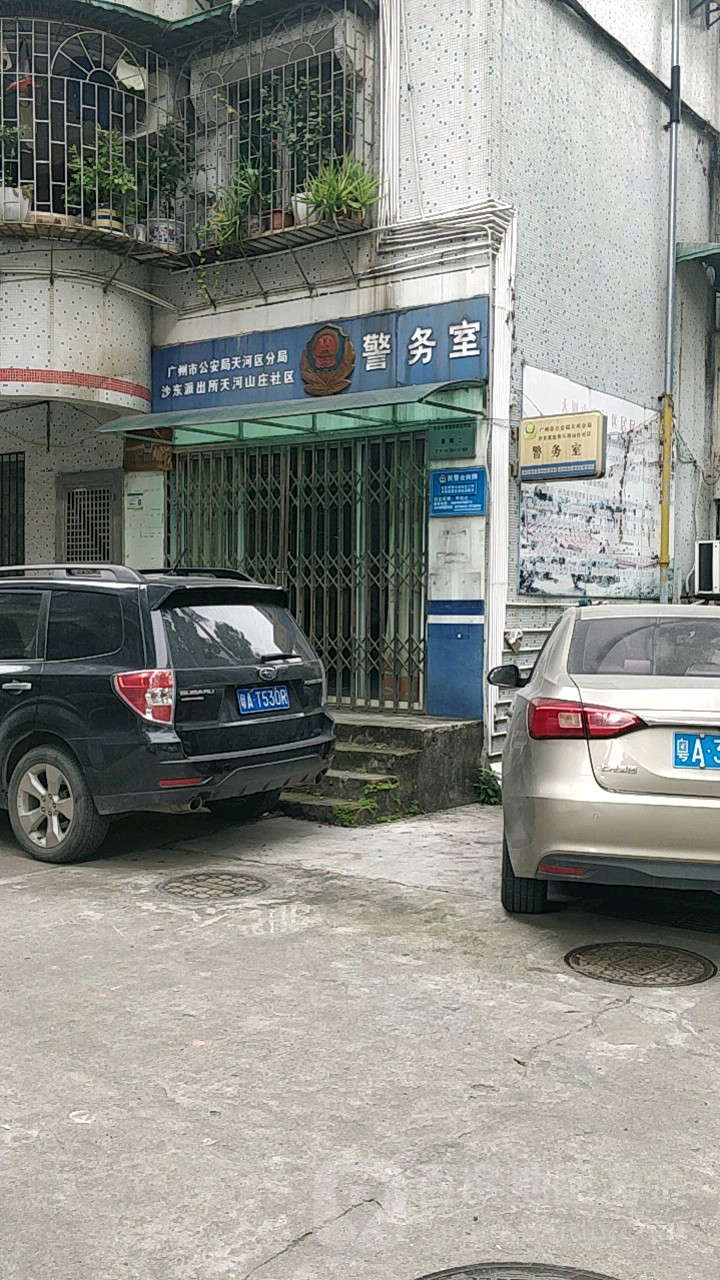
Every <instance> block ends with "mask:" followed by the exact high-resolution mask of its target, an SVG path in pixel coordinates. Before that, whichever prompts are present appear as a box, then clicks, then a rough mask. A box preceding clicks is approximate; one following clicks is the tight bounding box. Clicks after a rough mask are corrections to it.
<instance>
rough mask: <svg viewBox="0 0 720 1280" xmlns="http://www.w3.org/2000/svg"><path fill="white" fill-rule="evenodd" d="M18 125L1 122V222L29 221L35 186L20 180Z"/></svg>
mask: <svg viewBox="0 0 720 1280" xmlns="http://www.w3.org/2000/svg"><path fill="white" fill-rule="evenodd" d="M21 138H22V134H21V131H20V129H19V128H18V126H17V125H12V124H0V158H1V159H2V166H1V167H0V175H1V177H2V186H0V222H27V220H28V214H29V212H30V202H31V200H32V194H33V188H32V186H31V185H30V184H29V183H21V182H20V142H21Z"/></svg>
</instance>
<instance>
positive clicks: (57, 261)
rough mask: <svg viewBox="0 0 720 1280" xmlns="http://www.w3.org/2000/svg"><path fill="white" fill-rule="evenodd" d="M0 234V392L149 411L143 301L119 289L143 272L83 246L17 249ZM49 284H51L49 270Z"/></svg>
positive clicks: (138, 281)
mask: <svg viewBox="0 0 720 1280" xmlns="http://www.w3.org/2000/svg"><path fill="white" fill-rule="evenodd" d="M19 243H20V242H18V241H17V240H1V239H0V395H18V394H19V395H27V396H33V397H37V396H49V397H51V398H54V399H59V400H63V401H64V400H68V399H70V400H77V401H78V402H81V403H85V404H97V405H104V406H109V407H112V408H113V409H114V410H115V411H116V412H123V411H124V412H132V413H143V412H145V411H147V410H148V409H149V407H150V406H149V389H150V335H151V319H150V304H149V303H148V302H146V301H145V300H144V299H142V298H140V297H138V296H137V294H134V293H128V292H126V291H125V290H123V289H122V287H121V285H122V283H123V282H125V283H127V284H130V285H132V286H134V287H136V288H143V286H145V285H146V283H147V271H146V269H145V268H142V267H139V266H137V265H136V264H126V265H125V266H124V267H123V268H122V270H121V272H119V273H118V275H117V277H116V280H115V282H114V283H113V284H111V285H110V286H109V287H108V288H107V291H106V290H105V288H104V284H105V282H106V281H107V280H108V278H109V277H110V276H111V275H112V273H113V272H116V271H117V267H118V259H117V257H116V256H115V255H114V254H110V253H105V252H102V251H97V250H87V249H79V250H77V249H76V250H72V249H62V250H58V249H56V251H55V252H54V254H53V256H52V262H51V259H50V251H49V249H44V248H43V249H28V248H26V247H24V246H23V247H22V248H18V245H19ZM51 270H52V272H53V273H54V282H53V283H52V284H51V283H50V273H51Z"/></svg>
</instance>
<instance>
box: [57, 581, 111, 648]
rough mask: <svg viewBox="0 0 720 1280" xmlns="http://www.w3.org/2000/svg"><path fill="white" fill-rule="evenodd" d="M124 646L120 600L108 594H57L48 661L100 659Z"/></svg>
mask: <svg viewBox="0 0 720 1280" xmlns="http://www.w3.org/2000/svg"><path fill="white" fill-rule="evenodd" d="M122 644H123V622H122V610H121V604H120V597H119V596H116V595H111V594H110V593H109V592H107V591H53V593H52V599H51V601H50V619H49V622H48V637H47V658H48V661H49V662H62V661H67V660H68V659H72V658H99V657H104V656H106V655H108V654H111V653H117V651H118V649H121V648H122Z"/></svg>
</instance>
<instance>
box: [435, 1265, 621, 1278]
mask: <svg viewBox="0 0 720 1280" xmlns="http://www.w3.org/2000/svg"><path fill="white" fill-rule="evenodd" d="M421 1280H611V1277H610V1276H601V1275H599V1274H598V1272H597V1271H578V1269H577V1267H552V1266H551V1267H548V1266H544V1265H543V1264H542V1263H541V1262H538V1263H533V1262H480V1263H477V1264H476V1265H475V1266H469V1267H451V1268H450V1270H449V1271H433V1273H432V1275H430V1276H422V1277H421Z"/></svg>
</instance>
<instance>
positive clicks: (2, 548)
mask: <svg viewBox="0 0 720 1280" xmlns="http://www.w3.org/2000/svg"><path fill="white" fill-rule="evenodd" d="M24 560H25V454H24V453H3V454H0V564H23V563H24Z"/></svg>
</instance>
